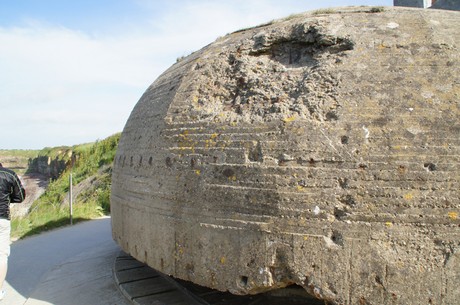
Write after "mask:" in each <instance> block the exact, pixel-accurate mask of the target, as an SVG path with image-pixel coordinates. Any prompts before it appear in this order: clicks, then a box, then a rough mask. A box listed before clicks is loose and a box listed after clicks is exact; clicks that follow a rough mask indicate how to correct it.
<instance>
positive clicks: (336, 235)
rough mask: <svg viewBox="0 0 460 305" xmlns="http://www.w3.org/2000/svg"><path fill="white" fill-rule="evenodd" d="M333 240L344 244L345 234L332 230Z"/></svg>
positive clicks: (338, 243)
mask: <svg viewBox="0 0 460 305" xmlns="http://www.w3.org/2000/svg"><path fill="white" fill-rule="evenodd" d="M331 240H332V241H333V242H334V243H335V244H336V245H339V246H343V235H342V233H340V232H338V231H332V236H331Z"/></svg>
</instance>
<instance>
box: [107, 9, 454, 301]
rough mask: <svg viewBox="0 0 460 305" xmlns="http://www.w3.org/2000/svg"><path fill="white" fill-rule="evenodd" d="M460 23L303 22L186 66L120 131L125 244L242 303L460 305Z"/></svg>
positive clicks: (378, 18)
mask: <svg viewBox="0 0 460 305" xmlns="http://www.w3.org/2000/svg"><path fill="white" fill-rule="evenodd" d="M459 17H460V15H459V13H458V12H453V11H442V10H422V9H406V8H385V9H384V10H383V11H382V9H381V8H378V9H375V8H374V9H372V8H365V7H359V8H348V9H334V10H328V14H324V12H321V11H318V12H314V13H305V14H301V15H297V16H291V17H290V18H287V19H285V20H279V21H275V22H272V23H270V24H267V25H263V26H260V27H257V28H253V29H247V30H243V31H239V32H235V33H232V34H229V35H227V36H224V37H222V38H219V39H218V40H217V41H215V42H214V43H212V44H210V45H208V46H206V47H205V48H203V49H202V50H200V51H197V52H195V53H193V54H191V55H190V56H188V57H186V58H185V59H183V60H182V61H179V62H177V63H176V64H175V65H173V66H172V67H171V68H169V69H168V70H167V71H166V72H164V73H163V74H162V75H161V76H160V77H159V78H158V79H157V80H156V81H155V82H154V83H153V84H152V85H151V86H150V87H149V88H148V89H147V91H146V92H145V93H144V95H143V96H142V98H141V99H140V101H139V102H138V104H137V105H136V107H135V108H134V109H133V111H132V113H131V116H130V118H129V120H128V122H127V123H126V126H125V129H124V131H123V134H122V136H121V139H120V144H119V148H118V152H117V155H116V158H115V164H114V169H113V180H112V183H113V186H112V198H111V200H112V221H113V236H114V239H115V240H116V241H117V242H118V243H119V244H120V246H121V247H122V248H123V249H124V250H125V251H126V252H127V253H129V254H131V255H132V256H134V257H135V258H136V259H138V260H140V261H142V262H146V263H147V264H148V265H150V266H151V267H153V268H155V269H158V270H160V271H161V272H164V273H167V274H171V275H173V276H175V277H177V278H181V279H185V280H189V281H192V282H195V283H197V284H200V285H203V286H208V287H211V288H215V289H219V290H222V291H226V290H228V291H230V292H232V293H235V294H255V293H259V292H263V291H268V290H273V289H276V288H279V287H285V286H287V285H291V284H297V285H300V286H302V287H304V288H305V290H306V291H308V292H309V293H310V294H311V295H313V296H315V297H317V298H318V299H322V300H325V301H327V302H329V303H330V304H446V305H447V304H454V303H456V302H457V301H458V299H459V297H460V295H459V290H458V289H456V288H455V287H458V286H459V285H460V282H459V277H458V272H457V270H458V269H459V268H460V259H459V255H460V254H459V253H460V228H459V226H460V219H459V214H458V213H459V212H460V194H459V179H460V176H459V173H460V171H459V169H460V168H459V167H460V165H459V160H460V154H459V152H460V137H459V134H460V125H459V120H458V118H459V115H460V107H459V96H460V71H459V70H460V68H459V65H458V63H459V59H460V58H459V57H460V56H459V45H460V32H459V31H458V28H459V26H460V18H459ZM396 25H397V26H396Z"/></svg>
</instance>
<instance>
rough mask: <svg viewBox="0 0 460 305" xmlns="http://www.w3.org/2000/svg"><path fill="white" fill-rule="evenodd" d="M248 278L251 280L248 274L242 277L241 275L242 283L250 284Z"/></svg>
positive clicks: (244, 284)
mask: <svg viewBox="0 0 460 305" xmlns="http://www.w3.org/2000/svg"><path fill="white" fill-rule="evenodd" d="M248 280H249V278H248V277H247V276H244V275H243V276H241V277H240V282H241V285H243V286H247V285H248Z"/></svg>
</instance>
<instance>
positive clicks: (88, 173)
mask: <svg viewBox="0 0 460 305" xmlns="http://www.w3.org/2000/svg"><path fill="white" fill-rule="evenodd" d="M119 139H120V134H116V135H113V136H111V137H108V138H107V139H104V140H102V141H97V142H95V143H90V144H83V145H77V146H74V147H72V148H71V149H70V148H64V147H59V148H47V149H46V150H42V151H41V152H40V155H42V156H43V155H44V154H45V153H48V154H49V156H53V157H54V158H56V157H58V158H61V157H62V154H63V155H65V156H67V157H68V158H70V156H73V158H74V160H75V162H74V164H73V166H71V167H69V168H67V169H66V170H65V171H64V172H63V173H62V174H61V175H60V177H59V178H58V179H56V180H54V181H52V182H51V183H50V184H49V186H48V188H47V189H46V191H45V193H44V194H43V195H42V196H41V197H40V198H39V199H37V200H36V201H35V202H34V203H33V204H32V207H31V208H30V211H29V214H28V215H26V216H24V217H21V218H15V219H12V221H11V236H12V237H13V238H14V239H17V238H24V237H26V236H30V235H33V234H37V233H39V232H42V231H46V230H50V229H54V228H57V227H60V226H63V225H67V224H69V223H70V208H69V205H68V204H63V201H64V200H65V199H66V196H68V192H69V189H70V186H69V177H70V174H71V173H72V185H73V186H76V185H77V184H79V183H82V182H84V181H85V179H87V178H88V177H92V178H94V179H91V180H93V182H92V183H89V182H88V185H85V189H84V191H83V192H81V193H80V194H79V195H78V196H76V198H74V199H73V202H74V203H73V219H74V221H73V222H74V223H76V222H78V221H82V220H89V219H94V218H98V217H101V216H103V215H107V214H109V213H110V186H111V165H112V163H113V159H114V157H115V153H116V149H117V146H118V141H119ZM69 151H70V152H71V153H69ZM59 153H60V154H59Z"/></svg>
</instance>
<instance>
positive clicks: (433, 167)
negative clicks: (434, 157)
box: [423, 162, 436, 172]
mask: <svg viewBox="0 0 460 305" xmlns="http://www.w3.org/2000/svg"><path fill="white" fill-rule="evenodd" d="M423 167H425V169H426V170H427V171H429V172H432V171H435V170H436V164H434V163H430V162H428V163H425V164H423Z"/></svg>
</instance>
